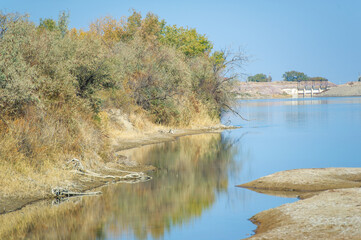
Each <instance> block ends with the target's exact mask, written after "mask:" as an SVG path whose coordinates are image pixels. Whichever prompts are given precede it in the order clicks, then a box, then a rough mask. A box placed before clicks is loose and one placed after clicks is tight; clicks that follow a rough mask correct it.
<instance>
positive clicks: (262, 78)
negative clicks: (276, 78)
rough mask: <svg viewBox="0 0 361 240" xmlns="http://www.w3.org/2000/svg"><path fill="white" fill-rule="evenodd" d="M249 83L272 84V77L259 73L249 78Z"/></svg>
mask: <svg viewBox="0 0 361 240" xmlns="http://www.w3.org/2000/svg"><path fill="white" fill-rule="evenodd" d="M247 81H248V82H272V77H271V76H268V77H267V76H266V75H265V74H263V73H258V74H256V75H253V76H249V77H248V78H247Z"/></svg>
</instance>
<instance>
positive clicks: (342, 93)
mask: <svg viewBox="0 0 361 240" xmlns="http://www.w3.org/2000/svg"><path fill="white" fill-rule="evenodd" d="M319 96H320V97H351V96H361V83H360V82H349V83H346V84H342V85H339V86H337V87H332V88H331V89H330V90H328V91H326V92H323V93H321V94H319Z"/></svg>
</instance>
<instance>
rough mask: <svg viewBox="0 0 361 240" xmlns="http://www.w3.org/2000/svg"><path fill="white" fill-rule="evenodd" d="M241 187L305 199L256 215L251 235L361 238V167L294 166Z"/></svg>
mask: <svg viewBox="0 0 361 240" xmlns="http://www.w3.org/2000/svg"><path fill="white" fill-rule="evenodd" d="M239 187H245V188H249V189H252V190H254V191H257V192H261V193H266V194H271V195H278V196H285V197H300V198H302V199H303V200H300V201H298V202H295V203H291V204H285V205H282V206H280V207H277V208H273V209H270V210H267V211H263V212H261V213H258V214H256V215H255V216H253V217H252V218H251V221H252V222H254V223H255V224H257V225H258V228H257V230H256V235H254V236H252V237H251V238H250V239H361V200H360V199H361V188H360V187H361V168H322V169H295V170H289V171H283V172H278V173H275V174H271V175H269V176H265V177H262V178H259V179H257V180H255V181H252V182H249V183H245V184H242V185H239Z"/></svg>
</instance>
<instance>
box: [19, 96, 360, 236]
mask: <svg viewBox="0 0 361 240" xmlns="http://www.w3.org/2000/svg"><path fill="white" fill-rule="evenodd" d="M238 111H239V112H240V113H241V114H242V115H243V116H244V117H246V118H248V119H250V121H243V120H241V119H239V118H237V117H236V116H234V115H232V114H230V113H227V114H225V115H224V116H223V119H222V121H223V122H224V123H227V124H232V125H236V126H242V128H240V129H235V130H227V131H224V132H222V133H212V134H202V135H193V136H186V137H181V138H179V139H178V140H177V141H174V142H166V143H161V144H155V145H149V146H145V147H141V148H137V149H132V150H127V151H124V152H123V154H124V155H127V156H129V157H130V158H132V159H135V160H137V161H139V162H142V163H144V164H151V165H153V166H155V167H156V168H157V170H156V171H154V172H151V173H149V174H150V175H151V176H152V180H150V181H148V182H144V183H138V184H111V185H109V186H106V187H103V188H102V189H101V190H102V192H103V195H101V196H97V197H84V198H78V199H76V198H75V199H71V200H69V201H67V202H65V203H63V204H59V205H56V206H52V205H49V204H45V203H44V204H43V205H44V206H41V208H42V209H45V210H43V211H42V212H43V213H42V214H38V215H36V216H38V217H37V218H35V217H34V216H33V215H29V218H30V217H32V218H34V224H33V226H32V227H30V228H29V231H28V233H27V234H26V235H25V237H27V238H35V239H36V238H40V239H43V238H63V239H69V238H71V239H139V240H143V239H182V240H183V239H207V240H210V239H242V238H247V237H249V236H251V235H252V234H253V230H255V229H256V226H255V225H254V224H252V223H251V222H250V221H249V220H248V219H249V218H250V217H252V216H253V215H255V214H256V213H258V212H261V211H263V210H266V209H270V208H273V207H277V206H279V205H281V204H284V203H289V202H294V201H297V199H293V198H282V197H275V196H269V195H264V194H259V193H255V192H253V191H250V190H247V189H242V188H238V187H235V185H237V184H241V183H245V182H249V181H251V180H254V179H257V178H259V177H262V176H265V175H268V174H271V173H274V172H278V171H282V170H288V169H295V168H323V167H360V159H361V151H359V150H358V149H359V145H360V139H361V98H359V97H353V98H312V99H282V100H248V101H246V100H242V101H240V102H239V106H238ZM36 208H37V209H39V207H36ZM33 211H36V210H33ZM45 216H46V222H43V223H42V224H39V223H37V222H36V219H41V218H42V217H45ZM49 216H51V217H49ZM25 218H26V216H25Z"/></svg>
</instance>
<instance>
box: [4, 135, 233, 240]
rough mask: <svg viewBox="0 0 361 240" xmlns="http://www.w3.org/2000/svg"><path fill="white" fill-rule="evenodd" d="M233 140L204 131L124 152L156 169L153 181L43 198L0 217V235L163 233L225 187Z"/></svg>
mask: <svg viewBox="0 0 361 240" xmlns="http://www.w3.org/2000/svg"><path fill="white" fill-rule="evenodd" d="M236 141H237V140H235V139H233V140H230V139H228V138H225V137H222V136H221V134H204V135H196V136H189V137H183V138H180V139H179V140H178V141H175V142H168V143H163V144H157V145H151V146H146V147H142V148H139V149H135V150H131V151H125V152H124V153H123V154H125V155H128V156H130V157H132V158H135V159H137V160H138V161H140V162H143V163H148V164H152V165H154V166H156V167H157V168H158V169H159V170H157V171H155V172H153V173H152V175H153V180H152V181H149V182H146V183H141V184H120V185H110V186H108V187H105V188H103V189H102V191H103V195H102V196H99V197H86V198H81V199H77V200H76V201H75V200H71V201H69V202H67V203H64V204H60V205H59V206H56V207H54V206H51V205H50V204H48V203H45V202H42V203H39V204H40V205H41V206H37V205H33V206H29V207H26V208H24V209H23V210H21V211H20V212H14V213H11V214H9V215H3V216H0V226H2V227H0V238H1V239H7V238H23V237H26V238H30V239H49V238H58V239H111V238H115V239H118V238H125V239H133V238H135V239H147V238H154V239H159V238H162V236H163V235H164V234H165V232H167V231H169V230H170V229H171V228H173V227H174V226H181V225H183V224H185V223H187V222H189V221H191V220H192V219H194V218H197V217H198V216H200V215H201V214H202V212H203V211H204V210H206V209H208V208H210V207H211V206H212V204H214V202H215V199H216V195H217V194H218V193H220V192H224V191H226V189H227V187H228V174H229V172H232V171H237V169H238V168H239V167H240V166H237V164H236V163H235V161H234V160H233V159H234V155H235V154H236V153H237V151H236V148H235V144H236Z"/></svg>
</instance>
